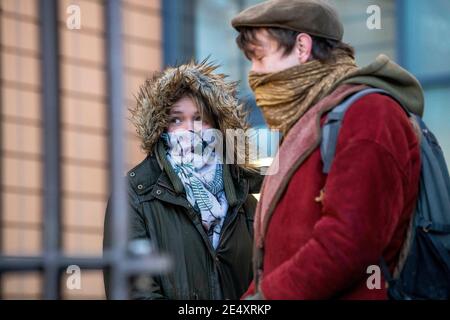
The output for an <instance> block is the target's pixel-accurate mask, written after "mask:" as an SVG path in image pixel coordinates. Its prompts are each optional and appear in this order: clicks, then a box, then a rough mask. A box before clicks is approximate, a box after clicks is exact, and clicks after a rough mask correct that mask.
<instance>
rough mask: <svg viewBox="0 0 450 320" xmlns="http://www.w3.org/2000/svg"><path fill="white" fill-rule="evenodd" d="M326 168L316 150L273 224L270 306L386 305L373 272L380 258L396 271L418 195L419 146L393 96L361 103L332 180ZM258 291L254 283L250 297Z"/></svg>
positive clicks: (268, 251) (267, 270)
mask: <svg viewBox="0 0 450 320" xmlns="http://www.w3.org/2000/svg"><path fill="white" fill-rule="evenodd" d="M323 120H324V119H322V123H323ZM322 169H323V163H322V160H321V155H320V148H317V149H316V150H315V151H314V152H313V153H312V154H311V155H310V156H309V157H308V158H307V159H306V160H305V161H304V162H303V163H302V164H301V166H300V167H299V168H298V169H297V170H296V172H295V173H294V174H293V176H292V178H291V180H290V182H289V184H288V186H287V189H286V192H285V193H284V194H283V196H282V198H281V199H280V201H279V203H278V204H277V206H276V209H275V211H274V213H273V215H272V216H271V218H270V221H269V224H268V227H267V232H266V234H265V237H264V257H263V275H262V277H261V280H260V290H261V293H262V294H263V296H264V297H265V298H266V299H386V298H387V290H386V287H385V282H384V278H383V277H382V280H381V289H372V290H371V289H369V288H368V286H367V282H368V281H367V280H368V278H369V277H370V276H371V275H372V274H373V271H371V272H368V267H369V266H371V265H378V264H379V261H380V258H381V257H382V256H383V257H384V258H385V259H386V261H387V262H388V264H389V266H390V267H391V270H392V269H393V268H394V267H395V265H396V263H397V260H398V256H399V252H400V249H401V247H402V245H403V242H404V239H405V236H406V231H407V228H408V224H409V221H410V217H411V214H412V212H413V209H414V205H415V202H416V199H417V195H418V185H419V177H420V150H419V143H418V139H417V136H416V133H415V132H414V129H413V127H412V125H411V123H410V121H409V119H408V117H407V115H406V113H405V112H404V111H403V110H402V108H401V107H400V106H399V105H398V103H397V102H396V101H395V100H393V99H391V98H390V97H387V96H384V95H380V94H370V95H367V96H365V97H364V98H361V99H360V100H358V101H357V102H355V103H354V104H353V105H352V106H351V107H350V109H349V110H348V111H347V114H346V116H345V118H344V121H343V124H342V128H341V131H340V134H339V138H338V143H337V150H336V155H335V158H334V162H333V166H332V168H331V171H330V173H329V175H328V176H326V175H324V174H323V173H322ZM321 190H323V191H324V194H323V196H322V197H320V194H321ZM369 271H370V270H369ZM369 282H370V283H372V281H369ZM254 292H255V290H254V284H253V283H252V285H251V286H250V288H249V290H248V291H247V293H246V294H245V295H244V297H245V296H247V295H250V294H253V293H254Z"/></svg>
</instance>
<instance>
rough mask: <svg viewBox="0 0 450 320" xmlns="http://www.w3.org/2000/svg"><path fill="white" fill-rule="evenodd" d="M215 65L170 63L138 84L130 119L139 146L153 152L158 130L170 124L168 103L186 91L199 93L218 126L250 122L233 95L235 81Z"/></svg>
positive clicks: (242, 125) (240, 125)
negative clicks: (220, 71)
mask: <svg viewBox="0 0 450 320" xmlns="http://www.w3.org/2000/svg"><path fill="white" fill-rule="evenodd" d="M217 68H218V65H214V64H212V63H209V62H207V61H206V60H204V61H202V62H200V63H196V62H194V61H192V62H190V63H188V64H184V65H181V66H178V67H169V68H167V69H165V70H164V71H162V72H159V73H156V74H154V75H153V76H152V77H151V78H150V79H148V80H146V81H145V83H144V84H143V85H142V86H141V87H140V89H139V92H138V94H137V96H136V100H137V101H136V106H135V107H134V108H131V109H130V112H131V114H132V117H131V119H130V120H131V121H132V123H133V124H134V125H135V127H136V132H137V134H138V136H139V138H140V139H141V147H142V149H143V150H144V151H146V152H147V153H152V152H153V151H154V149H155V147H156V144H157V142H158V140H159V139H160V137H161V134H162V133H163V132H164V130H165V129H166V128H167V127H168V125H169V111H170V107H171V106H172V105H173V104H174V103H175V102H176V101H177V100H178V99H180V98H181V97H182V96H183V95H184V94H185V93H188V92H189V93H191V94H193V95H196V96H200V97H201V98H202V99H203V101H204V102H205V103H206V104H208V105H209V106H210V108H211V109H212V112H213V113H214V114H213V116H214V118H215V119H214V120H215V121H216V122H217V123H218V126H219V128H217V129H219V130H221V131H222V133H225V130H227V129H243V130H246V129H247V128H248V127H249V126H248V123H247V121H246V113H245V112H244V111H243V105H241V104H240V103H239V102H238V99H237V97H236V86H237V82H227V81H225V78H226V76H225V75H224V74H218V73H214V71H215V70H216V69H217Z"/></svg>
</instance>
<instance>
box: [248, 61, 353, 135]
mask: <svg viewBox="0 0 450 320" xmlns="http://www.w3.org/2000/svg"><path fill="white" fill-rule="evenodd" d="M354 70H356V65H355V61H354V59H353V58H352V57H350V56H349V55H347V54H345V53H341V54H338V56H337V59H336V62H335V63H331V64H330V63H322V62H320V61H319V60H312V61H308V62H306V63H304V64H301V65H298V66H294V67H292V68H289V69H286V70H283V71H280V72H275V73H267V74H261V73H255V72H250V73H249V84H250V87H251V88H252V90H253V92H254V93H255V98H256V104H257V105H258V106H259V107H260V108H261V110H262V112H263V114H264V118H265V119H266V122H267V124H268V126H269V127H270V128H271V129H277V130H280V131H281V133H282V134H283V136H286V134H287V132H288V131H289V129H290V128H291V127H292V126H293V125H294V124H295V123H296V122H297V121H298V120H299V119H300V118H301V117H302V116H303V115H304V114H305V113H306V111H308V109H309V108H310V107H311V106H313V105H314V104H315V103H317V102H318V101H319V100H320V99H321V98H323V97H324V96H326V95H327V94H328V92H329V90H330V89H331V88H332V87H333V85H334V84H335V83H336V82H338V81H339V79H341V78H342V77H344V76H345V75H347V74H348V73H349V72H351V71H354Z"/></svg>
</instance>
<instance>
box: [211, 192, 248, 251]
mask: <svg viewBox="0 0 450 320" xmlns="http://www.w3.org/2000/svg"><path fill="white" fill-rule="evenodd" d="M249 190H250V186H249V183H247V189H246V190H245V194H246V196H245V198H244V200H243V201H241V202H240V203H239V204H238V205H237V206H236V207H235V208H234V210H233V213H232V217H231V218H230V220H228V221H227V224H226V225H224V226H223V228H222V230H221V232H220V237H219V243H218V244H217V248H220V245H221V244H222V238H223V235H224V234H225V231H226V230H227V229H228V228H229V226H230V225H232V224H233V222H234V220H236V218H237V216H238V214H239V210H240V209H241V208H242V205H243V204H244V202H245V200H246V199H247V197H248V192H249Z"/></svg>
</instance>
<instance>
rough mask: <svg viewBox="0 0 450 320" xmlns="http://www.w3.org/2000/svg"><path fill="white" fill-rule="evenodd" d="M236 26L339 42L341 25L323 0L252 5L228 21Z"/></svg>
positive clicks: (341, 35) (273, 1) (336, 15)
mask: <svg viewBox="0 0 450 320" xmlns="http://www.w3.org/2000/svg"><path fill="white" fill-rule="evenodd" d="M231 25H232V26H233V27H234V28H236V29H237V30H239V28H240V27H278V28H284V29H290V30H294V31H298V32H304V33H308V34H310V35H313V36H318V37H323V38H328V39H333V40H339V41H340V40H342V37H343V35H344V26H343V25H342V22H341V21H340V19H339V16H338V13H337V12H336V10H335V9H334V8H333V7H332V6H331V5H329V4H328V3H327V2H325V1H323V0H269V1H265V2H263V3H260V4H257V5H255V6H252V7H250V8H248V9H246V10H244V11H242V12H241V13H239V14H238V15H237V16H236V17H234V18H233V20H232V21H231Z"/></svg>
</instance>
